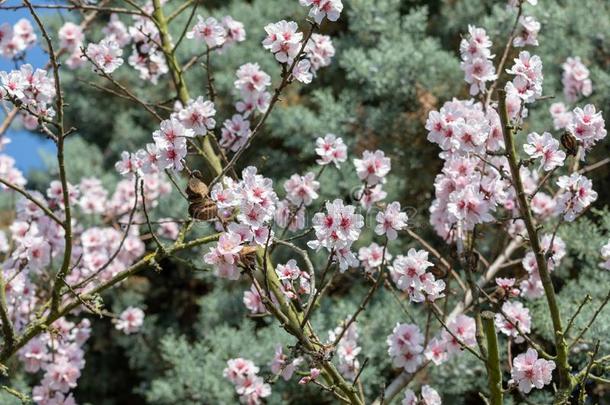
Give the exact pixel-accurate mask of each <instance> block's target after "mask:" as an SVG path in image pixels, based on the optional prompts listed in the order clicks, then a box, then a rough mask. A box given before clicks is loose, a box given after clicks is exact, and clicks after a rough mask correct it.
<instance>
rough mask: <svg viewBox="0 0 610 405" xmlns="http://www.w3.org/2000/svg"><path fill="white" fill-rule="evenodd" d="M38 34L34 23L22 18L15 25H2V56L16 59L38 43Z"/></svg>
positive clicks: (0, 47) (0, 51)
mask: <svg viewBox="0 0 610 405" xmlns="http://www.w3.org/2000/svg"><path fill="white" fill-rule="evenodd" d="M36 39H37V36H36V33H35V32H34V27H32V23H31V22H30V21H29V20H27V19H25V18H22V19H20V20H19V21H17V22H16V23H15V24H14V25H11V24H9V23H2V24H0V56H4V57H5V58H16V57H17V56H19V54H21V53H22V52H25V51H26V50H27V49H28V48H29V47H31V46H32V45H34V44H35V43H36Z"/></svg>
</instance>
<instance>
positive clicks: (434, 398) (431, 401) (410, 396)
mask: <svg viewBox="0 0 610 405" xmlns="http://www.w3.org/2000/svg"><path fill="white" fill-rule="evenodd" d="M401 404H402V405H441V404H442V401H441V396H440V395H439V394H438V392H437V391H436V390H435V389H434V388H432V387H431V386H429V385H422V387H421V400H420V399H418V398H417V395H415V392H413V390H411V389H406V390H405V397H404V398H403V400H402V403H401Z"/></svg>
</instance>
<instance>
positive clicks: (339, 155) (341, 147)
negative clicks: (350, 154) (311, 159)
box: [316, 134, 347, 168]
mask: <svg viewBox="0 0 610 405" xmlns="http://www.w3.org/2000/svg"><path fill="white" fill-rule="evenodd" d="M316 154H317V155H318V156H320V158H319V159H318V160H316V162H317V163H318V164H319V165H322V166H323V165H327V164H330V163H333V164H334V165H335V166H336V167H337V168H338V167H339V166H340V164H341V163H343V162H345V161H346V160H347V146H345V144H344V143H343V139H341V138H339V137H337V136H335V135H334V134H326V136H325V137H324V138H318V139H316Z"/></svg>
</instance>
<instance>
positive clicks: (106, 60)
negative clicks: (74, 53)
mask: <svg viewBox="0 0 610 405" xmlns="http://www.w3.org/2000/svg"><path fill="white" fill-rule="evenodd" d="M85 53H86V55H87V56H88V57H89V58H90V59H91V60H92V61H93V62H94V63H95V64H96V65H97V67H98V68H99V69H101V70H102V72H104V73H108V74H110V73H112V72H114V71H115V70H116V69H118V68H119V66H121V65H122V64H123V58H121V55H123V50H122V49H121V48H119V45H118V44H117V43H116V42H114V41H113V40H111V39H102V40H101V41H100V43H99V44H89V45H87V50H86V51H85ZM95 70H96V68H95V67H94V71H95Z"/></svg>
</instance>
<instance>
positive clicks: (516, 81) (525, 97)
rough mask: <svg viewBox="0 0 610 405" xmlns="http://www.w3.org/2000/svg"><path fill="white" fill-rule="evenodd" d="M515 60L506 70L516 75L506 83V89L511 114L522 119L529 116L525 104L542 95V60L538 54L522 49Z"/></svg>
mask: <svg viewBox="0 0 610 405" xmlns="http://www.w3.org/2000/svg"><path fill="white" fill-rule="evenodd" d="M514 62H515V64H514V65H513V66H512V67H511V68H510V69H506V72H507V73H509V74H511V75H514V76H515V77H514V78H513V80H512V81H510V82H508V83H506V87H505V88H504V90H506V105H507V109H508V112H509V116H510V117H511V118H513V119H520V118H524V117H526V116H527V109H526V108H525V107H524V106H523V105H524V104H527V103H533V102H534V101H536V99H537V98H539V97H540V96H542V80H543V75H542V60H541V59H540V57H539V56H538V55H530V53H529V52H528V51H521V52H519V57H518V58H515V59H514Z"/></svg>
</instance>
